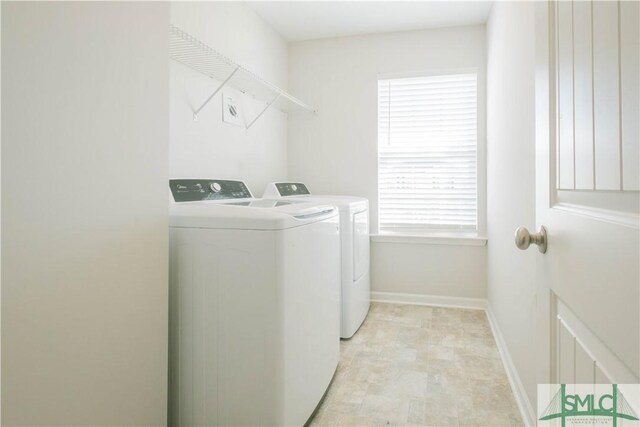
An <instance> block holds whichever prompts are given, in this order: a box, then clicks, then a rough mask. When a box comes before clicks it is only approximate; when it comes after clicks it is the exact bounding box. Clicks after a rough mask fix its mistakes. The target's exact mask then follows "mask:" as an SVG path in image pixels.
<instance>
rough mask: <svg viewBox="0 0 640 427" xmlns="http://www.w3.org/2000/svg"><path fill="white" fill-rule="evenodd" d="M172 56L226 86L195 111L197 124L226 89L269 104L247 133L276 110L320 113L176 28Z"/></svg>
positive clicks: (171, 41) (171, 38) (172, 28)
mask: <svg viewBox="0 0 640 427" xmlns="http://www.w3.org/2000/svg"><path fill="white" fill-rule="evenodd" d="M169 56H170V57H171V58H172V59H174V60H175V61H178V62H180V63H182V64H184V65H186V66H187V67H189V68H191V69H193V70H195V71H198V72H199V73H201V74H204V75H205V76H207V77H209V78H211V79H214V80H218V81H220V82H222V83H221V84H220V85H219V86H218V87H217V88H216V90H215V91H214V92H213V93H212V94H211V95H209V97H208V98H207V99H206V100H205V101H204V102H203V103H202V105H201V106H200V107H199V108H197V109H196V110H194V112H193V115H194V120H197V116H198V113H200V111H201V110H202V109H203V108H204V107H205V106H206V105H207V104H208V103H209V101H211V99H213V97H214V96H215V95H216V94H217V93H218V92H220V90H221V89H222V88H223V87H225V86H229V87H232V88H234V89H237V90H239V91H241V92H243V93H245V94H247V95H251V96H253V97H254V98H256V99H259V100H261V101H263V102H265V103H266V107H265V108H264V109H263V110H262V111H261V112H260V114H258V115H257V116H256V118H255V119H253V120H252V121H251V122H250V123H249V125H248V126H247V129H248V128H250V127H251V126H252V125H253V124H254V123H255V122H256V121H257V120H258V119H259V118H260V117H261V116H262V115H263V114H264V113H265V112H266V111H267V110H268V109H269V108H270V107H272V106H274V107H276V108H278V109H280V110H282V111H285V112H289V111H292V110H294V109H298V110H301V111H306V112H309V113H313V114H315V113H316V110H315V109H313V108H312V107H310V106H309V105H307V104H305V103H304V102H302V101H301V100H299V99H298V98H296V97H294V96H293V95H291V94H290V93H288V92H286V91H285V90H283V89H280V88H279V87H277V86H275V85H273V84H271V83H269V82H267V81H266V80H264V79H262V78H260V77H259V76H257V75H256V74H254V73H252V72H251V71H249V70H247V69H246V68H244V67H242V66H241V65H239V64H237V63H235V62H234V61H232V60H230V59H229V58H227V57H226V56H224V55H222V54H221V53H219V52H218V51H216V50H215V49H213V48H211V47H210V46H208V45H207V44H205V43H203V42H202V41H200V40H198V39H197V38H195V37H193V36H192V35H190V34H188V33H187V32H185V31H183V30H181V29H180V28H178V27H176V26H175V25H170V26H169Z"/></svg>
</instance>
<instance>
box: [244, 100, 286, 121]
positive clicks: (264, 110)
mask: <svg viewBox="0 0 640 427" xmlns="http://www.w3.org/2000/svg"><path fill="white" fill-rule="evenodd" d="M278 98H280V94H277V95H276V97H275V98H273V99H272V100H271V101H270V102H269V103H268V104H267V106H266V107H264V109H263V110H262V111H260V114H258V115H257V116H256V117H255V119H253V120H251V123H249V124H248V125H247V129H249V128H250V127H251V126H253V124H254V123H255V122H256V121H257V120H258V119H259V118H260V117H262V115H263V114H264V113H265V112H266V111H267V110H268V109H269V107H271V105H273V103H274V102H276V101H277V100H278Z"/></svg>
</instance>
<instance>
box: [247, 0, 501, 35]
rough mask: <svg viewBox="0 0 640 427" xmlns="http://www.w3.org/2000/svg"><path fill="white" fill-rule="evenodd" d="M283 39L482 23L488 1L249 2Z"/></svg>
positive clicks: (487, 10)
mask: <svg viewBox="0 0 640 427" xmlns="http://www.w3.org/2000/svg"><path fill="white" fill-rule="evenodd" d="M247 4H248V5H249V6H251V7H252V8H253V9H254V10H255V11H256V12H257V13H258V15H260V16H261V17H262V18H263V19H264V20H265V21H266V22H267V23H268V24H269V25H270V26H271V27H273V28H274V29H275V30H276V31H277V32H279V33H280V34H281V35H282V36H283V37H284V38H285V39H286V40H287V41H298V40H310V39H321V38H327V37H342V36H353V35H359V34H372V33H387V32H393V31H407V30H418V29H425V28H441V27H454V26H460V25H473V24H482V23H484V22H486V20H487V17H488V16H489V11H490V9H491V4H492V2H491V1H249V2H247Z"/></svg>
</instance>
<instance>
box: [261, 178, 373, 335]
mask: <svg viewBox="0 0 640 427" xmlns="http://www.w3.org/2000/svg"><path fill="white" fill-rule="evenodd" d="M262 197H264V198H273V199H275V198H278V199H280V200H285V199H286V200H296V201H305V202H315V203H327V204H332V205H335V206H337V207H338V209H339V210H340V240H341V242H342V243H341V249H342V262H341V265H342V321H341V327H340V329H341V332H340V336H341V337H342V338H351V337H352V336H353V334H355V333H356V331H357V330H358V328H359V327H360V325H362V322H363V321H364V319H365V318H366V317H367V313H368V312H369V305H370V295H371V278H370V274H369V201H368V200H367V199H365V198H363V197H349V196H319V195H311V193H310V192H309V190H308V188H307V186H306V185H304V184H302V183H299V182H272V183H270V184H268V185H267V188H265V190H264V194H263V196H262Z"/></svg>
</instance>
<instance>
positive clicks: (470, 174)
mask: <svg viewBox="0 0 640 427" xmlns="http://www.w3.org/2000/svg"><path fill="white" fill-rule="evenodd" d="M477 143H478V132H477V74H476V73H466V74H445V75H429V76H421V77H411V78H399V79H385V80H379V81H378V196H379V197H378V203H379V205H378V206H379V212H378V218H379V227H380V231H381V232H388V231H395V232H426V231H453V230H456V231H476V230H477V224H478V221H477V201H478V185H477V164H476V163H477V145H478V144H477Z"/></svg>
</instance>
